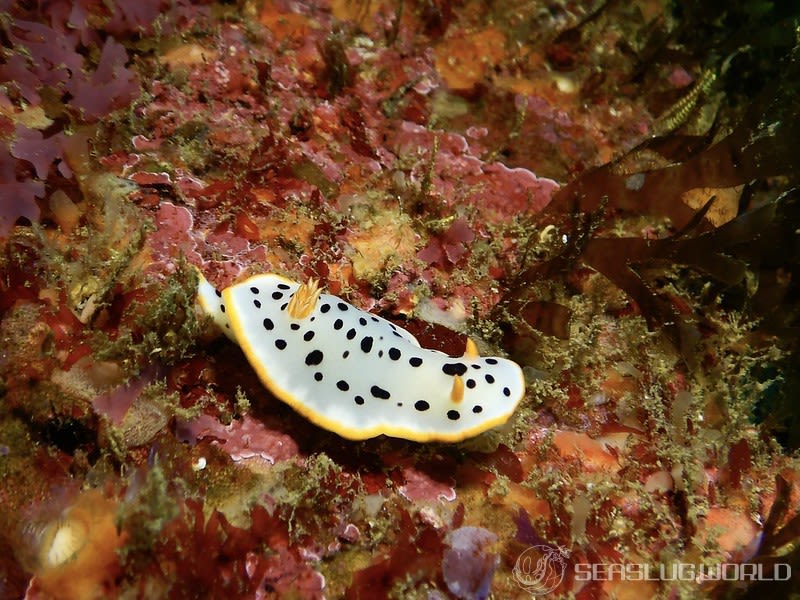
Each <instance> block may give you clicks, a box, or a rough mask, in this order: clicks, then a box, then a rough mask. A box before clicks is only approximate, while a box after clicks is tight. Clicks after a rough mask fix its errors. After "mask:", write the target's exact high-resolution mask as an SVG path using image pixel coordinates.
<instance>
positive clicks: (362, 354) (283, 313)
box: [198, 274, 525, 442]
mask: <svg viewBox="0 0 800 600" xmlns="http://www.w3.org/2000/svg"><path fill="white" fill-rule="evenodd" d="M198 300H199V304H200V306H201V308H202V309H203V310H204V311H205V312H206V313H207V314H208V315H209V316H211V318H212V319H213V320H214V321H215V322H216V324H217V325H218V326H219V327H220V328H221V329H222V330H223V331H224V332H225V334H226V335H227V336H228V337H229V338H230V339H231V340H232V341H234V342H236V343H237V344H239V346H241V348H242V350H243V351H244V354H245V356H246V357H247V359H248V361H249V362H250V364H251V365H252V367H253V369H255V371H256V373H257V374H258V376H259V378H260V379H261V381H262V383H263V384H264V385H265V386H266V387H267V388H269V390H270V391H271V392H272V393H273V394H274V395H275V396H277V397H278V398H280V399H281V400H283V401H284V402H286V403H287V404H289V405H290V406H291V407H292V408H294V409H295V410H296V411H297V412H299V413H300V414H302V415H303V416H305V417H306V418H307V419H309V420H310V421H312V422H314V423H316V424H317V425H319V426H321V427H324V428H325V429H328V430H330V431H333V432H335V433H337V434H339V435H340V436H342V437H344V438H348V439H351V440H362V439H366V438H371V437H375V436H377V435H381V434H383V435H388V436H392V437H398V438H405V439H408V440H414V441H418V442H430V441H444V442H454V441H458V440H463V439H465V438H468V437H471V436H474V435H477V434H479V433H481V432H483V431H486V430H487V429H491V428H492V427H496V426H498V425H501V424H502V423H505V422H506V421H507V420H508V418H509V417H510V416H511V415H512V414H513V412H514V410H515V409H516V407H517V405H518V404H519V402H520V400H521V399H522V397H523V396H524V394H525V381H524V378H523V375H522V370H521V369H520V368H519V365H517V364H516V363H514V362H512V361H510V360H507V359H504V358H499V357H481V356H479V355H478V352H477V348H476V347H475V344H474V343H473V342H472V341H471V340H470V341H468V342H467V348H466V351H465V353H464V356H461V357H457V358H451V357H450V356H448V355H446V354H444V353H442V352H439V351H437V350H429V349H426V348H421V347H420V345H419V342H418V341H417V340H416V338H415V337H414V336H413V335H411V334H410V333H408V332H407V331H405V330H404V329H401V328H399V327H397V326H396V325H394V324H393V323H391V322H389V321H387V320H386V319H382V318H381V317H378V316H375V315H373V314H370V313H368V312H365V311H363V310H360V309H358V308H356V307H355V306H353V305H352V304H349V303H347V302H345V301H344V300H342V299H341V298H338V297H336V296H332V295H330V294H323V293H321V292H320V290H319V289H318V288H317V284H316V282H315V281H313V280H312V281H310V282H309V283H306V284H299V283H296V282H294V281H291V280H289V279H286V278H285V277H281V276H280V275H275V274H264V275H256V276H254V277H251V278H249V279H247V280H246V281H243V282H241V283H238V284H236V285H233V286H231V287H229V288H226V289H225V290H223V291H221V292H220V291H219V290H216V289H215V288H214V287H213V286H212V285H211V284H210V283H209V282H208V281H206V280H205V278H203V277H202V275H200V283H199V286H198Z"/></svg>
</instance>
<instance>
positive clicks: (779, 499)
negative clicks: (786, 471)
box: [715, 475, 800, 600]
mask: <svg viewBox="0 0 800 600" xmlns="http://www.w3.org/2000/svg"><path fill="white" fill-rule="evenodd" d="M791 493H792V486H791V484H789V483H788V482H787V481H786V479H784V478H783V477H782V476H780V475H778V476H776V477H775V502H774V503H773V504H772V508H771V509H770V511H769V514H768V515H767V521H766V523H764V533H763V534H762V536H761V543H760V544H759V547H758V551H757V552H756V555H755V556H754V557H752V558H751V559H749V560H748V562H750V563H753V564H757V565H759V568H760V569H762V571H763V572H764V573H766V574H774V573H776V572H778V573H780V574H781V575H782V576H781V577H775V578H772V577H764V578H763V580H760V581H755V582H754V583H753V584H752V585H751V586H749V587H748V588H747V590H746V591H745V592H744V593H742V594H740V596H739V597H740V598H742V599H743V600H744V599H749V598H753V599H755V598H767V597H770V596H771V597H787V598H788V597H789V596H790V595H792V594H797V593H798V592H800V581H799V580H798V579H797V577H791V572H792V571H795V572H797V569H800V546H798V545H797V540H798V539H800V514H795V515H793V516H791V517H788V518H787V512H788V510H789V505H790V504H791ZM781 523H784V524H783V526H780V525H781ZM792 546H794V547H792ZM787 548H791V549H790V550H788V552H787V551H786V550H787ZM778 565H782V568H780V567H779V569H780V570H777V571H776V567H777V566H778ZM786 565H788V566H789V568H788V569H787V568H786ZM787 574H788V575H789V578H788V579H786V578H785V576H786V575H787ZM731 588H732V585H731V584H727V585H724V586H722V588H721V589H720V590H719V591H718V593H717V594H715V597H718V598H726V597H727V598H730V597H731V591H732V590H731Z"/></svg>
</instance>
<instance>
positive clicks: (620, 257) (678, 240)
mask: <svg viewBox="0 0 800 600" xmlns="http://www.w3.org/2000/svg"><path fill="white" fill-rule="evenodd" d="M709 206H710V202H709V203H708V204H707V205H706V206H705V207H704V209H703V211H701V212H700V213H698V216H700V217H702V215H703V214H704V212H705V211H706V210H708V208H709ZM798 223H800V189H793V190H790V191H788V192H786V193H785V194H783V195H782V196H781V197H780V198H778V199H777V200H776V201H775V202H772V203H769V204H766V205H764V206H761V207H759V208H757V209H754V210H751V211H749V212H746V213H744V214H742V215H740V216H739V217H737V218H736V219H734V220H732V221H730V222H729V223H726V224H725V225H722V226H721V227H718V228H716V229H713V230H711V231H707V232H703V233H700V234H699V235H695V236H689V235H688V234H683V235H676V236H673V237H669V238H666V239H660V240H646V239H642V238H594V239H590V240H589V241H588V242H587V243H586V246H585V248H584V250H583V253H582V254H581V261H582V262H583V263H584V264H586V265H587V266H590V267H592V268H593V269H595V270H597V271H598V272H600V273H602V274H603V275H605V276H606V277H608V279H610V280H611V281H612V282H613V283H614V284H615V285H617V286H618V287H619V288H621V289H622V290H624V291H625V292H626V293H627V294H628V295H629V296H630V297H631V298H632V299H633V300H634V301H635V302H636V303H637V305H638V306H639V309H640V310H641V312H642V314H643V315H644V317H645V319H646V320H647V322H648V325H649V326H650V327H651V328H654V327H657V326H660V327H663V328H664V329H665V331H666V333H667V334H668V336H669V337H670V338H671V339H672V340H673V342H675V344H676V346H677V347H678V348H680V349H681V351H682V352H683V354H684V356H689V355H691V346H692V344H693V341H694V339H695V338H696V337H697V333H696V330H695V329H694V327H692V326H691V325H690V323H689V319H688V318H687V317H686V316H684V315H682V314H680V313H679V311H678V310H677V308H676V306H675V304H674V303H673V302H671V301H670V300H669V299H667V298H665V297H663V296H661V295H659V294H658V293H657V291H656V290H655V288H654V286H653V284H652V282H651V281H649V280H648V279H647V278H646V276H645V275H644V273H645V272H646V271H647V267H650V266H657V265H659V264H661V265H676V264H677V265H683V266H686V267H690V268H692V269H694V270H696V271H699V272H702V273H704V274H705V275H708V276H710V277H712V278H713V279H714V280H715V281H717V282H719V283H720V284H722V285H723V286H725V287H733V286H737V285H740V284H743V283H744V282H745V278H746V276H747V274H748V271H751V272H753V273H754V274H755V275H756V279H757V282H758V283H757V286H758V287H757V288H756V290H755V291H754V293H753V294H752V295H751V296H750V298H749V299H748V302H747V306H745V307H744V308H747V309H749V311H750V313H751V315H752V316H753V317H754V318H768V319H770V320H772V321H775V320H776V319H779V322H775V323H773V328H774V329H775V330H782V332H783V334H784V335H795V336H796V335H797V333H798V331H799V330H798V323H797V321H798V315H797V309H796V308H795V309H792V308H791V306H793V303H792V302H791V299H792V298H793V297H794V296H795V295H796V293H797V276H798V275H799V274H800V273H798V272H797V271H798V268H800V236H798V234H797V224H798ZM777 271H780V272H782V273H783V277H776V276H775V273H776V272H777ZM792 275H794V277H792ZM784 305H785V306H784ZM779 307H783V309H782V310H780V311H777V312H776V309H778V308H779Z"/></svg>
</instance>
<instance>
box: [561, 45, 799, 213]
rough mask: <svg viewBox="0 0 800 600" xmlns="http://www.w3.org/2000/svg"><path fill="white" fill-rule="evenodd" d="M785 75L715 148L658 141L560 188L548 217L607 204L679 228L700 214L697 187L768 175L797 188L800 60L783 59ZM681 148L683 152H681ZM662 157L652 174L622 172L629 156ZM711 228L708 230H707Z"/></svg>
mask: <svg viewBox="0 0 800 600" xmlns="http://www.w3.org/2000/svg"><path fill="white" fill-rule="evenodd" d="M785 66H786V69H785V73H784V77H783V78H781V79H780V80H778V81H776V82H775V83H774V84H772V85H769V86H767V88H765V89H764V90H763V91H762V92H761V93H760V94H759V95H758V96H757V97H756V98H755V99H754V100H753V102H752V104H751V105H750V106H749V108H748V111H747V112H746V113H745V115H744V116H743V118H742V119H741V121H740V122H739V123H738V124H737V125H736V127H734V128H733V130H732V131H731V132H730V133H729V134H728V135H726V136H725V137H723V138H722V139H720V140H719V141H717V142H716V143H714V144H713V145H711V146H710V147H708V146H707V144H708V142H709V140H708V139H707V138H704V137H700V138H682V139H681V140H680V141H681V142H682V143H681V144H676V142H675V138H674V137H667V138H660V137H654V138H652V139H650V140H648V141H646V142H644V143H643V144H641V145H640V146H638V147H636V148H634V149H633V150H631V151H630V152H629V153H628V154H626V155H625V156H623V157H620V158H619V159H618V160H616V161H613V162H611V163H608V164H606V165H603V166H600V167H598V168H596V169H594V170H592V171H589V172H587V173H585V174H583V175H582V176H581V177H579V178H578V179H576V180H574V181H572V182H571V183H569V184H568V185H566V186H564V187H563V188H561V189H560V190H559V191H558V193H557V194H556V195H555V196H554V198H553V200H552V202H551V203H550V204H549V206H548V207H547V209H546V215H547V216H548V217H550V218H552V217H557V216H558V215H564V214H571V213H575V212H581V213H592V212H595V211H597V210H598V208H599V207H600V203H601V201H602V200H603V199H604V198H607V199H608V207H609V209H611V210H618V211H623V212H631V213H635V214H640V215H641V214H646V215H653V216H663V217H668V218H669V219H671V221H672V223H673V225H674V226H675V227H677V228H682V227H685V226H686V225H687V224H688V223H689V222H690V221H692V219H693V217H694V215H695V210H694V209H693V208H691V207H690V206H688V205H687V204H685V203H684V202H683V201H682V198H681V197H682V195H683V194H684V193H685V192H686V191H688V190H692V189H696V188H729V187H734V186H738V185H745V184H748V183H750V182H752V181H754V180H763V179H765V178H767V177H774V176H785V177H788V178H789V180H790V182H796V180H797V176H798V173H800V154H799V153H798V152H797V151H796V144H797V140H798V139H800V95H798V93H797V92H798V89H797V83H796V82H797V80H798V76H799V75H800V59H799V58H797V57H792V58H790V59H787V61H786V65H785ZM678 148H679V149H680V151H678V150H677V149H678ZM645 151H651V152H652V151H657V152H662V151H663V154H662V158H664V159H665V160H668V161H669V162H670V163H671V164H669V165H668V166H666V167H663V168H660V169H654V170H647V171H639V172H635V171H629V170H628V169H625V168H624V167H623V166H622V163H623V161H625V162H626V163H628V162H630V163H634V164H635V163H636V162H637V161H636V160H635V159H634V160H631V156H635V155H637V154H641V153H643V152H645ZM702 227H703V228H704V229H708V228H709V227H710V224H708V223H704V224H703V226H702Z"/></svg>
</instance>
